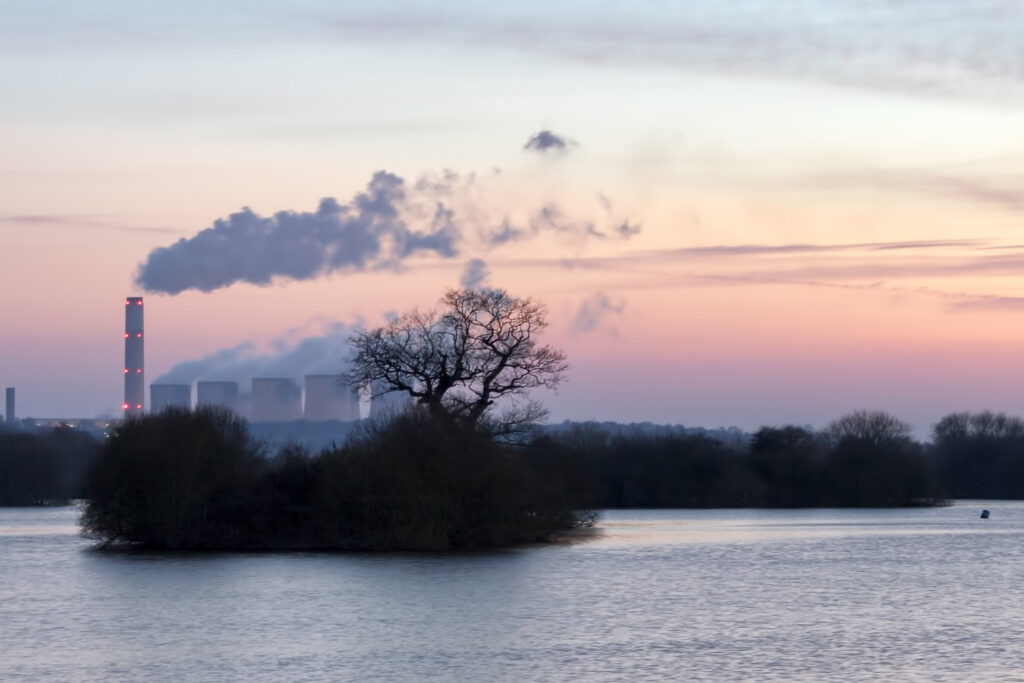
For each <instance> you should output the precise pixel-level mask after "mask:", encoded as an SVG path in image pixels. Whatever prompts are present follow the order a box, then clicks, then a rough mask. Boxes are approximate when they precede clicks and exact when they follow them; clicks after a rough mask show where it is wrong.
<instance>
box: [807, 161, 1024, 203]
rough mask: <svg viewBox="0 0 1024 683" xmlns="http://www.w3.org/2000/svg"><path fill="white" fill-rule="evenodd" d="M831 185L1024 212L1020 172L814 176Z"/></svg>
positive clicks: (912, 171)
mask: <svg viewBox="0 0 1024 683" xmlns="http://www.w3.org/2000/svg"><path fill="white" fill-rule="evenodd" d="M814 180H815V182H816V183H817V184H821V185H824V186H827V187H830V188H836V187H840V188H842V187H869V188H871V189H875V190H885V191H898V192H910V193H915V194H919V195H926V196H928V197H933V198H936V199H943V200H959V201H967V202H971V203H976V204H986V205H988V206H994V207H996V208H1000V209H1004V210H1008V211H1013V212H1024V178H1022V177H1021V176H1020V175H1019V174H1005V175H1004V176H1003V177H995V178H993V177H982V175H981V174H976V175H975V176H973V177H971V176H967V175H954V174H951V173H946V172H941V171H931V170H919V169H903V170H889V169H864V170H858V171H851V172H846V173H826V174H821V175H819V176H818V177H817V178H815V179H814Z"/></svg>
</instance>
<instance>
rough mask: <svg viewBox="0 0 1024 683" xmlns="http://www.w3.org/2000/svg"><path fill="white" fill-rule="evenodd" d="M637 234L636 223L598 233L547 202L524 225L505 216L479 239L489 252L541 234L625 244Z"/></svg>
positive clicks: (616, 224)
mask: <svg viewBox="0 0 1024 683" xmlns="http://www.w3.org/2000/svg"><path fill="white" fill-rule="evenodd" d="M641 230H642V228H641V226H640V224H639V223H631V222H630V221H628V220H625V221H622V222H613V223H612V224H611V225H610V226H609V227H607V228H605V229H603V230H602V229H600V228H598V227H597V225H596V224H595V223H594V222H593V221H589V220H580V219H577V218H573V217H570V216H568V215H566V213H565V211H563V210H562V208H561V207H560V206H559V205H558V204H556V203H554V202H548V203H547V204H544V205H543V206H542V207H540V208H539V209H537V210H536V211H533V212H532V213H531V214H530V215H529V216H527V218H526V220H525V225H517V224H516V223H515V222H514V221H513V220H512V219H510V218H509V217H507V216H506V217H505V218H503V219H502V220H501V222H500V223H498V224H497V225H495V226H492V227H489V228H484V229H482V230H480V231H479V238H480V239H481V241H482V242H483V243H484V245H485V246H487V247H492V248H493V247H499V246H501V245H504V244H509V243H512V242H519V241H522V240H527V239H530V238H532V237H536V236H537V235H540V234H544V233H548V234H556V235H562V236H563V237H568V238H572V239H575V240H587V239H597V240H606V239H609V238H615V239H620V240H628V239H629V238H631V237H633V236H635V235H638V234H639V233H640V231H641Z"/></svg>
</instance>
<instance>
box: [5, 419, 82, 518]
mask: <svg viewBox="0 0 1024 683" xmlns="http://www.w3.org/2000/svg"><path fill="white" fill-rule="evenodd" d="M98 448H99V443H98V442H97V441H96V440H95V439H94V438H93V437H91V436H90V435H89V434H87V433H85V432H82V431H79V430H76V429H71V428H70V427H56V428H54V429H49V430H45V431H41V432H27V431H9V430H0V505H5V506H6V505H60V504H66V503H67V502H68V501H70V500H72V499H75V498H81V497H83V495H84V488H83V487H84V480H85V471H86V469H87V468H88V467H89V465H90V463H91V462H92V460H93V458H94V457H95V455H96V452H97V450H98Z"/></svg>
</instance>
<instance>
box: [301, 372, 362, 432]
mask: <svg viewBox="0 0 1024 683" xmlns="http://www.w3.org/2000/svg"><path fill="white" fill-rule="evenodd" d="M302 416H303V418H304V419H306V420H310V421H320V420H341V421H343V422H347V421H350V420H358V419H359V389H358V388H356V387H352V386H349V385H347V384H345V383H344V382H342V381H341V379H340V378H339V377H338V376H337V375H306V401H305V404H304V406H303V413H302Z"/></svg>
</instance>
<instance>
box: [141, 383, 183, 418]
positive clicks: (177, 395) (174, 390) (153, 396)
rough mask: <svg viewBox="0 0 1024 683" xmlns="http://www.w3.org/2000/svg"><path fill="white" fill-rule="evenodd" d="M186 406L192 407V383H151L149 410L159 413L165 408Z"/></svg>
mask: <svg viewBox="0 0 1024 683" xmlns="http://www.w3.org/2000/svg"><path fill="white" fill-rule="evenodd" d="M170 407H175V408H185V409H186V410H187V409H189V408H191V407H192V385H191V384H150V385H149V410H150V412H153V413H159V412H160V411H161V410H163V409H164V408H170Z"/></svg>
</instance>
